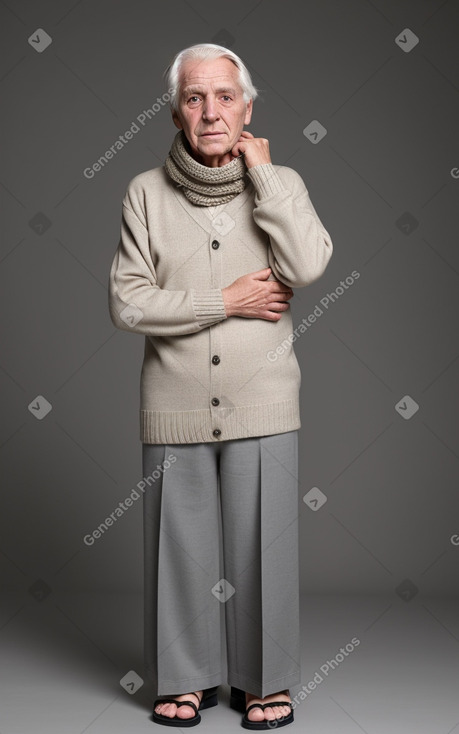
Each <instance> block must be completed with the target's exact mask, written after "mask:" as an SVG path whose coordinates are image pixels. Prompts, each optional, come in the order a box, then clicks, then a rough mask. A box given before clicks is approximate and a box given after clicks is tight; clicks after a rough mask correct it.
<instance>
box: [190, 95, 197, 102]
mask: <svg viewBox="0 0 459 734" xmlns="http://www.w3.org/2000/svg"><path fill="white" fill-rule="evenodd" d="M195 99H199V97H197V96H196V95H193V96H192V97H190V99H189V100H188V101H189V102H193V101H194V100H195Z"/></svg>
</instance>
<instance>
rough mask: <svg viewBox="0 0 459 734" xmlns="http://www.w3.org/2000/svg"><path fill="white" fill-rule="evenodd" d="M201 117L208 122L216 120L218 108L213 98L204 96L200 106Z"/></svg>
mask: <svg viewBox="0 0 459 734" xmlns="http://www.w3.org/2000/svg"><path fill="white" fill-rule="evenodd" d="M202 117H203V119H204V120H208V121H209V122H213V121H214V120H218V117H219V115H218V109H217V105H216V103H215V100H213V99H211V98H210V97H206V99H205V102H204V105H203V107H202Z"/></svg>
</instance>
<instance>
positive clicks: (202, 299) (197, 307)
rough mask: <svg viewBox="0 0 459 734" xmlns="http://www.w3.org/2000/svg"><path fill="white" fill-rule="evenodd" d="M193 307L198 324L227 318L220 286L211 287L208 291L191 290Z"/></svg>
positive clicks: (206, 324)
mask: <svg viewBox="0 0 459 734" xmlns="http://www.w3.org/2000/svg"><path fill="white" fill-rule="evenodd" d="M191 300H192V304H193V309H194V312H195V315H196V318H197V320H198V321H199V324H200V326H209V324H212V323H215V322H218V321H221V320H222V319H226V318H228V317H227V315H226V311H225V303H224V301H223V294H222V289H221V288H211V289H210V290H208V291H195V290H191Z"/></svg>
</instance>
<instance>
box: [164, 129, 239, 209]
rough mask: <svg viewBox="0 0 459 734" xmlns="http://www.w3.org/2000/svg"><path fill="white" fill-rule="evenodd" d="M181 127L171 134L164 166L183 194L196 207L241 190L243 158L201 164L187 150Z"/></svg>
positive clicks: (226, 198)
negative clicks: (213, 163) (212, 165)
mask: <svg viewBox="0 0 459 734" xmlns="http://www.w3.org/2000/svg"><path fill="white" fill-rule="evenodd" d="M188 146H189V143H188V141H187V139H186V137H185V134H184V132H183V130H179V132H178V133H177V135H176V136H175V138H174V140H173V142H172V147H171V149H170V151H169V155H168V156H167V158H166V161H165V164H164V168H165V170H166V172H167V174H168V175H169V176H170V177H171V179H173V180H174V181H175V182H176V183H177V184H178V185H179V186H180V187H182V190H183V193H184V194H185V196H186V197H187V199H189V200H190V201H191V202H192V203H193V204H196V206H216V205H217V204H226V203H228V202H229V201H231V199H233V198H234V197H235V196H237V195H238V194H240V193H241V192H242V191H244V189H245V186H246V183H247V179H246V172H247V166H246V165H245V162H244V157H243V156H239V157H238V158H234V160H232V161H231V162H230V163H227V164H226V165H225V166H220V167H218V166H217V167H216V168H211V167H210V166H203V165H202V164H201V163H198V161H195V159H194V158H193V157H192V156H191V154H190V153H189V152H188Z"/></svg>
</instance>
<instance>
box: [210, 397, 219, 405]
mask: <svg viewBox="0 0 459 734" xmlns="http://www.w3.org/2000/svg"><path fill="white" fill-rule="evenodd" d="M212 405H220V401H219V399H218V398H212Z"/></svg>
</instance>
